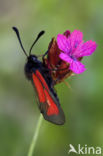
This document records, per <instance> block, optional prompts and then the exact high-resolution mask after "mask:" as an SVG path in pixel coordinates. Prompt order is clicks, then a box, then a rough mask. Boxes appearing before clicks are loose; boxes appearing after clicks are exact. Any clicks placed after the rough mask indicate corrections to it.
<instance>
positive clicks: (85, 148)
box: [68, 144, 102, 155]
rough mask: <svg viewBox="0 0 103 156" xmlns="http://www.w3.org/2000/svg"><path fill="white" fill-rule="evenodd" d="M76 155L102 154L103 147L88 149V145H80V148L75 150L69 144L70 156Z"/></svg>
mask: <svg viewBox="0 0 103 156" xmlns="http://www.w3.org/2000/svg"><path fill="white" fill-rule="evenodd" d="M70 153H75V154H97V155H100V154H102V148H101V147H93V146H91V147H88V146H87V145H84V146H81V145H80V144H78V146H77V147H76V148H75V147H74V146H73V145H72V144H69V151H68V154H70Z"/></svg>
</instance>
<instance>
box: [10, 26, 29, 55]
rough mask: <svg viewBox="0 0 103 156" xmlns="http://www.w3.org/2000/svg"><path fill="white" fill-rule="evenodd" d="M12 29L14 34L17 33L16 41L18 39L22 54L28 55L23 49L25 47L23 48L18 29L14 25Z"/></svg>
mask: <svg viewBox="0 0 103 156" xmlns="http://www.w3.org/2000/svg"><path fill="white" fill-rule="evenodd" d="M12 29H13V30H14V32H15V33H16V35H17V38H18V41H19V43H20V46H21V48H22V50H23V52H24V54H25V55H26V56H27V57H28V55H27V53H26V51H25V49H24V47H23V45H22V42H21V38H20V34H19V30H18V29H17V28H16V27H12Z"/></svg>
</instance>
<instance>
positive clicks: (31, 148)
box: [28, 114, 43, 156]
mask: <svg viewBox="0 0 103 156" xmlns="http://www.w3.org/2000/svg"><path fill="white" fill-rule="evenodd" d="M42 119H43V117H42V114H40V116H39V119H38V123H37V126H36V130H35V133H34V136H33V139H32V142H31V145H30V148H29V152H28V156H32V155H33V151H34V149H35V145H36V142H37V138H38V135H39V130H40V126H41V123H42Z"/></svg>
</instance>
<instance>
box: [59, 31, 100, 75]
mask: <svg viewBox="0 0 103 156" xmlns="http://www.w3.org/2000/svg"><path fill="white" fill-rule="evenodd" d="M66 32H67V33H66ZM66 32H65V34H64V35H61V34H58V35H57V44H58V47H59V49H60V55H59V57H60V58H61V59H62V60H64V61H66V62H68V63H69V64H70V66H69V70H72V71H73V72H74V73H76V74H80V73H82V72H84V71H85V70H86V68H85V66H84V65H83V64H82V63H81V62H80V61H79V60H80V58H81V57H84V56H89V55H91V54H92V53H93V52H94V51H95V50H96V47H97V44H96V42H94V41H92V40H89V41H87V42H85V43H84V41H83V34H82V32H80V31H79V30H74V31H73V32H72V33H71V34H70V35H69V31H68V30H67V31H66Z"/></svg>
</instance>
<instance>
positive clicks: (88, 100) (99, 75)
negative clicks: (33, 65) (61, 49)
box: [0, 0, 103, 156]
mask: <svg viewBox="0 0 103 156" xmlns="http://www.w3.org/2000/svg"><path fill="white" fill-rule="evenodd" d="M12 26H17V27H18V28H19V30H20V34H21V38H22V41H23V45H24V47H25V49H26V50H27V51H28V50H29V48H30V46H31V44H32V42H33V41H34V39H35V37H36V35H37V34H38V32H40V31H41V30H45V31H46V34H45V35H44V36H43V37H42V38H41V39H40V40H39V42H38V43H37V44H36V45H35V48H34V49H33V53H35V54H43V53H44V52H46V50H47V47H48V44H49V42H50V40H51V38H52V37H53V36H56V35H57V34H58V33H63V32H64V31H65V30H67V29H70V30H71V31H73V30H74V29H79V30H81V31H82V32H83V33H84V40H94V41H96V42H97V44H98V48H97V50H96V52H95V53H94V54H93V55H92V56H89V57H85V58H84V59H83V63H84V64H85V65H86V68H87V70H86V71H85V72H84V73H83V74H81V75H76V76H75V77H72V78H70V79H67V80H66V81H68V82H69V84H70V85H71V87H72V88H73V90H74V92H72V91H71V90H70V89H68V88H67V86H66V85H65V84H64V83H61V84H59V85H57V86H56V90H57V92H58V96H59V99H60V101H61V105H62V107H63V110H64V112H65V116H66V123H65V125H64V126H56V125H53V124H51V123H49V122H47V121H44V120H43V123H42V126H41V129H40V134H39V137H38V141H37V144H36V148H35V152H34V155H36V156H41V155H42V156H53V155H56V156H67V155H68V150H69V144H72V145H74V146H75V147H76V148H77V146H78V144H81V146H84V145H87V146H88V147H89V146H94V147H97V146H100V147H102V148H103V0H64V1H62V0H26V1H25V0H0V156H26V155H27V152H28V148H29V145H30V143H31V140H32V137H33V133H34V130H35V127H36V123H37V120H38V117H39V110H38V108H37V105H36V103H35V98H34V90H33V87H32V86H31V83H30V82H28V81H27V80H26V79H25V75H24V64H25V61H26V57H25V55H24V54H23V52H22V50H21V48H20V45H19V43H18V40H17V38H16V35H15V33H14V32H13V31H12ZM102 152H103V151H102ZM71 155H72V156H73V154H71ZM74 155H75V154H74ZM91 155H92V154H91Z"/></svg>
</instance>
